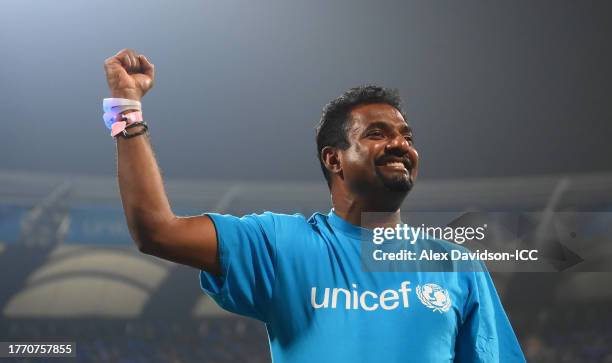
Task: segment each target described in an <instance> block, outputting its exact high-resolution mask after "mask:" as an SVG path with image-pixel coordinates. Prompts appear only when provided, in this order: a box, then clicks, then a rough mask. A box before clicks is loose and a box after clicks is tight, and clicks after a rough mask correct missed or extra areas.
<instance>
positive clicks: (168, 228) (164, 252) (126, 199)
mask: <svg viewBox="0 0 612 363" xmlns="http://www.w3.org/2000/svg"><path fill="white" fill-rule="evenodd" d="M104 69H105V71H106V80H107V81H108V86H109V88H110V91H111V96H112V97H113V98H125V99H130V100H135V101H140V100H141V99H142V97H143V96H144V95H145V94H146V93H147V91H148V90H149V89H151V87H153V80H154V77H155V74H154V67H153V64H151V63H150V62H149V60H148V59H147V58H146V57H145V56H143V55H138V54H136V53H135V52H134V51H132V50H130V49H123V50H121V51H120V52H119V53H117V54H116V55H114V56H112V57H110V58H108V59H106V61H105V62H104ZM131 111H135V110H127V111H125V112H124V113H129V112H131ZM141 128H142V126H136V127H134V128H133V130H134V131H133V132H132V133H137V132H139V131H141V130H140V129H141ZM116 140H117V154H118V156H117V164H118V165H117V169H118V179H119V190H120V192H121V202H122V204H123V210H124V213H125V217H126V220H127V224H128V227H129V230H130V234H131V235H132V238H133V239H134V241H135V242H136V244H137V245H138V249H139V250H140V251H141V252H143V253H146V254H150V255H154V256H157V257H161V258H164V259H167V260H170V261H174V262H178V263H181V264H185V265H189V266H193V267H196V268H199V269H203V270H206V271H209V272H212V273H217V274H218V273H219V260H218V254H217V235H216V232H215V227H214V225H213V223H212V221H211V220H210V218H209V217H207V216H197V217H176V216H175V215H174V213H173V212H172V209H171V207H170V203H169V202H168V197H167V196H166V192H165V190H164V185H163V181H162V177H161V174H160V171H159V167H158V166H157V162H156V160H155V156H154V154H153V150H152V148H151V144H150V143H149V138H148V136H147V135H146V134H144V135H141V136H136V137H132V138H124V137H123V136H121V135H118V136H117V137H116Z"/></svg>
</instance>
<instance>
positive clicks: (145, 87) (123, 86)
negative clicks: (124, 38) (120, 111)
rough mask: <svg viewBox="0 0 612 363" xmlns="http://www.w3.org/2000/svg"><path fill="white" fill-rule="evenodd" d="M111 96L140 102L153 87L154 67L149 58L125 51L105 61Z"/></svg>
mask: <svg viewBox="0 0 612 363" xmlns="http://www.w3.org/2000/svg"><path fill="white" fill-rule="evenodd" d="M104 70H105V71H106V81H107V82H108V88H110V91H111V96H112V97H116V98H127V99H131V100H136V101H140V99H141V98H142V96H144V95H145V94H146V93H147V91H149V90H150V89H151V88H152V87H153V81H154V78H155V70H154V66H153V64H152V63H151V62H149V60H148V59H147V57H145V56H144V55H142V54H136V52H134V51H133V50H131V49H123V50H121V51H120V52H119V53H117V54H115V55H114V56H112V57H110V58H108V59H106V60H105V61H104Z"/></svg>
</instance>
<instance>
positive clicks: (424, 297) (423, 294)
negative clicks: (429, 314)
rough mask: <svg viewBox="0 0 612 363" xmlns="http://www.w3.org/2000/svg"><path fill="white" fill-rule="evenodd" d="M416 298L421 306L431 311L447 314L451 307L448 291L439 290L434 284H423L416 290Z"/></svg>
mask: <svg viewBox="0 0 612 363" xmlns="http://www.w3.org/2000/svg"><path fill="white" fill-rule="evenodd" d="M416 293H417V297H418V298H419V300H421V302H422V303H423V305H425V306H427V307H428V308H430V309H432V310H433V311H439V312H440V314H442V312H447V311H448V309H449V308H450V306H451V298H450V295H449V294H448V290H446V289H443V288H441V287H440V286H438V285H436V284H425V285H423V287H421V285H419V286H417V288H416Z"/></svg>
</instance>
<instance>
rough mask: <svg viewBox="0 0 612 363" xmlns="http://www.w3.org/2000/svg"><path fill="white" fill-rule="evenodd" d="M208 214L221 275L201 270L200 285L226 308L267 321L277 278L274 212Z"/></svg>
mask: <svg viewBox="0 0 612 363" xmlns="http://www.w3.org/2000/svg"><path fill="white" fill-rule="evenodd" d="M207 215H208V216H209V217H210V218H211V220H212V221H213V223H214V225H215V229H216V231H217V241H218V246H219V247H218V251H219V262H220V267H221V275H219V276H216V275H213V274H210V273H208V272H206V271H200V286H201V287H202V289H203V290H204V291H205V292H206V293H207V294H208V295H210V297H212V298H213V299H214V300H215V301H216V302H217V304H219V306H221V307H222V308H223V309H225V310H228V311H231V312H233V313H236V314H240V315H246V316H249V317H252V318H255V319H258V320H261V321H266V320H267V319H266V318H267V316H268V314H267V313H268V311H267V309H268V307H269V305H270V304H269V302H270V300H271V299H272V293H273V288H274V280H275V264H276V261H275V259H276V235H275V225H274V217H273V214H272V213H269V212H266V213H264V214H259V215H257V214H251V215H247V216H244V217H242V218H238V217H235V216H231V215H221V214H216V213H209V214H207Z"/></svg>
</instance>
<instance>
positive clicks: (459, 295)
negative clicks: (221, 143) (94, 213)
mask: <svg viewBox="0 0 612 363" xmlns="http://www.w3.org/2000/svg"><path fill="white" fill-rule="evenodd" d="M209 216H210V218H211V219H212V221H213V222H214V225H215V228H216V230H217V238H218V242H219V257H220V265H221V271H222V272H221V275H220V276H218V277H217V276H214V275H211V274H209V273H207V272H204V271H202V272H201V273H200V283H201V287H202V288H203V289H204V291H205V292H206V293H208V294H209V295H210V296H211V297H212V298H213V299H214V300H215V301H216V302H217V303H218V304H219V305H220V306H221V307H222V308H224V309H226V310H229V311H231V312H234V313H236V314H240V315H246V316H249V317H252V318H255V319H258V320H261V321H263V322H264V323H265V324H266V327H267V330H268V336H269V339H270V350H271V352H272V360H273V362H274V363H285V362H291V363H301V362H309V363H310V362H320V363H325V362H334V363H335V362H419V363H428V362H432V363H433V362H435V363H440V362H524V361H525V359H524V357H523V353H522V352H521V348H520V346H519V344H518V342H517V339H516V336H515V334H514V332H513V330H512V327H511V326H510V323H509V321H508V318H507V317H506V314H505V312H504V310H503V307H502V305H501V303H500V300H499V297H498V295H497V292H496V291H495V287H494V285H493V283H492V281H491V278H490V276H489V274H488V273H487V272H421V271H416V272H375V273H373V272H365V271H364V270H363V269H362V265H361V260H360V244H361V233H362V231H363V229H362V228H360V227H357V226H354V225H352V224H349V223H348V222H346V221H344V220H343V219H342V218H340V217H339V216H338V215H336V214H335V213H334V212H333V211H331V212H330V213H329V214H328V215H324V214H320V213H316V214H314V215H313V216H312V217H311V218H310V219H308V220H306V219H305V218H304V217H303V216H302V215H298V214H296V215H282V214H274V213H270V212H266V213H263V214H261V215H255V214H252V215H247V216H244V217H242V218H238V217H235V216H231V215H220V214H214V213H212V214H209Z"/></svg>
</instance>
